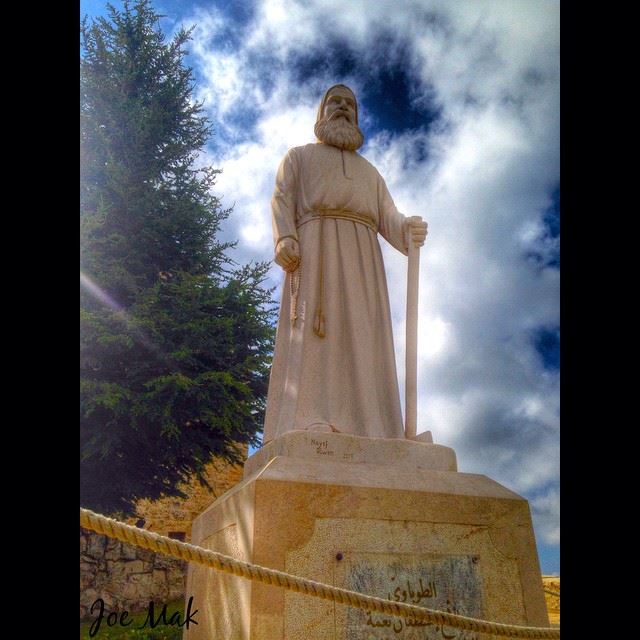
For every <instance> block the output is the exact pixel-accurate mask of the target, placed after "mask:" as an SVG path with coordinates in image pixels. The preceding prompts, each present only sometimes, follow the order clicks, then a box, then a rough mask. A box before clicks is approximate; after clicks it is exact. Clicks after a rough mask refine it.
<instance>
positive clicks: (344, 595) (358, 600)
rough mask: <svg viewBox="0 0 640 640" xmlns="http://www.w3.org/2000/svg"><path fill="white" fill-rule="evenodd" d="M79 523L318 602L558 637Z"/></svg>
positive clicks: (104, 522)
mask: <svg viewBox="0 0 640 640" xmlns="http://www.w3.org/2000/svg"><path fill="white" fill-rule="evenodd" d="M80 525H81V526H82V527H84V528H85V529H89V530H91V531H95V532H96V533H101V534H103V535H106V536H108V537H110V538H116V539H118V540H121V541H123V542H128V543H130V544H134V545H136V546H138V547H142V548H143V549H150V550H151V551H155V552H156V553H162V554H164V555H166V556H171V557H173V558H177V559H179V560H187V561H188V562H195V563H197V564H201V565H204V566H206V567H210V568H212V569H215V570H216V571H222V572H224V573H231V574H233V575H235V576H239V577H241V578H247V579H248V580H254V581H256V582H262V583H264V584H269V585H272V586H276V587H282V588H283V589H288V590H290V591H295V592H297V593H303V594H306V595H309V596H314V597H316V598H322V599H324V600H331V601H333V602H338V603H340V604H344V605H348V606H350V607H356V608H358V609H363V610H365V611H375V612H378V613H386V614H389V615H392V616H399V617H402V618H411V619H413V620H416V621H418V620H419V621H421V622H431V623H433V624H438V625H440V626H447V627H454V628H457V629H465V630H467V631H475V632H477V633H489V634H493V635H496V636H500V637H507V638H544V639H547V638H548V639H552V640H555V639H559V638H560V629H558V628H551V627H548V628H547V627H525V626H519V625H511V624H501V623H498V622H489V621H487V620H477V619H475V618H469V617H467V616H461V615H458V614H453V613H448V612H446V611H437V610H435V609H427V608H425V607H417V606H415V605H412V604H406V603H402V602H391V601H390V600H384V599H383V598H374V597H373V596H367V595H364V594H362V593H357V592H355V591H349V590H347V589H340V588H339V587H332V586H330V585H326V584H323V583H321V582H315V581H314V580H307V579H305V578H300V577H298V576H294V575H291V574H288V573H285V572H284V571H277V570H275V569H267V568H266V567H260V566H258V565H254V564H251V563H249V562H243V561H241V560H236V559H235V558H231V557H230V556H226V555H223V554H222V553H218V552H216V551H210V550H209V549H203V548H202V547H198V546H196V545H193V544H189V543H187V542H181V541H179V540H174V539H172V538H167V537H165V536H161V535H159V534H157V533H153V532H151V531H145V530H144V529H139V528H137V527H134V526H132V525H129V524H125V523H123V522H119V521H118V520H114V519H113V518H107V517H106V516H103V515H101V514H99V513H94V512H93V511H89V509H83V508H80Z"/></svg>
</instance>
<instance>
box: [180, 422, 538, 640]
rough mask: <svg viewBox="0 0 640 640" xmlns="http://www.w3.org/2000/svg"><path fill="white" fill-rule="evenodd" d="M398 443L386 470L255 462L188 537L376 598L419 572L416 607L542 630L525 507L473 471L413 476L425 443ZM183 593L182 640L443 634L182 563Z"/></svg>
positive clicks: (281, 458) (308, 461)
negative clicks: (404, 448)
mask: <svg viewBox="0 0 640 640" xmlns="http://www.w3.org/2000/svg"><path fill="white" fill-rule="evenodd" d="M289 435H291V434H289ZM305 435H307V436H310V434H305ZM324 435H325V436H329V437H330V438H331V437H332V436H333V435H335V434H324ZM338 435H339V434H338ZM294 437H298V436H294ZM407 444H408V445H409V446H412V447H416V448H417V449H416V452H415V453H410V454H407V455H406V457H405V459H404V460H403V461H402V462H400V463H397V464H393V461H392V460H390V459H386V460H382V461H380V460H376V461H374V462H353V461H336V460H331V459H329V458H330V457H328V456H322V457H320V456H315V457H306V458H305V457H302V456H301V457H295V456H293V455H292V456H289V455H280V454H278V455H276V456H275V457H273V458H271V459H270V460H269V461H268V462H267V463H266V466H263V467H261V468H259V465H258V464H254V472H253V473H252V474H250V475H248V476H247V477H245V479H244V480H243V481H242V482H240V483H239V484H238V485H237V486H236V487H234V488H233V489H231V490H230V491H229V492H227V493H226V494H225V495H224V496H222V497H221V498H220V499H218V500H217V501H216V502H215V503H214V504H213V505H211V507H209V508H208V509H207V510H206V511H205V512H204V513H203V514H202V515H201V516H200V517H199V518H197V519H196V521H195V522H194V525H193V533H192V536H193V542H194V543H195V544H199V545H202V546H204V547H206V548H210V549H214V550H218V551H221V552H223V553H227V554H229V555H233V556H234V557H238V558H242V559H244V560H248V561H250V562H253V563H256V564H259V565H262V566H267V567H272V568H275V569H280V570H284V571H287V572H290V573H294V574H296V575H300V576H303V577H307V578H311V579H314V580H320V581H322V582H326V583H328V584H334V585H336V586H345V587H347V588H353V587H354V585H358V584H364V585H369V587H370V589H373V590H374V591H377V592H376V593H372V595H377V596H380V597H387V594H388V593H393V590H392V588H391V587H392V586H393V583H392V582H389V581H390V580H392V578H393V579H396V578H397V579H398V580H400V581H402V583H403V584H404V583H407V584H409V585H410V584H413V585H414V586H415V585H417V584H418V581H419V579H420V578H423V580H424V582H423V586H424V585H426V584H430V581H431V583H434V584H436V583H437V592H438V593H437V597H436V596H435V591H434V596H433V598H434V599H433V600H429V597H430V596H427V595H426V594H427V593H428V590H426V591H422V595H421V596H420V597H421V598H422V601H421V602H420V604H421V605H422V606H429V605H430V604H431V605H434V604H435V605H437V606H442V607H444V606H450V607H452V608H453V607H458V610H460V609H462V610H461V611H460V612H461V613H464V612H467V613H473V614H474V615H480V617H483V618H485V619H490V620H495V621H498V622H509V623H520V624H531V625H538V626H547V625H548V622H549V621H548V617H547V612H546V606H545V599H544V595H543V591H542V582H541V576H540V570H539V565H538V560H537V554H536V548H535V540H534V536H533V529H532V526H531V517H530V512H529V507H528V504H527V502H526V500H524V499H523V498H521V497H520V496H518V495H517V494H515V493H513V492H512V491H509V490H508V489H506V488H505V487H502V486H501V485H499V484H498V483H496V482H494V481H492V480H490V479H489V478H487V477H485V476H482V475H476V474H466V473H458V472H455V471H443V470H438V469H429V468H426V466H427V465H426V464H425V462H424V460H422V465H423V468H420V464H421V462H420V452H421V451H425V449H424V448H425V447H428V445H426V444H423V443H416V442H408V443H407ZM361 445H362V447H363V448H364V449H365V450H366V444H364V443H361ZM327 446H329V445H327ZM354 446H355V445H354ZM276 448H277V447H276ZM286 449H287V447H286V446H285V444H284V443H283V444H282V449H281V451H285V453H286ZM443 449H446V447H444V448H443ZM291 450H293V451H296V448H295V446H293V447H292V448H291ZM256 455H257V454H256ZM424 455H426V456H428V455H429V454H426V453H425V454H424ZM268 457H269V455H265V456H264V457H263V460H264V458H268ZM412 460H413V461H412ZM252 462H253V461H251V460H250V461H249V463H250V466H251V463H252ZM436 463H437V459H436ZM447 567H450V569H447ZM392 570H393V571H392ZM447 571H449V573H447ZM456 571H457V572H458V573H456ZM454 575H456V576H457V577H456V578H453V577H452V576H454ZM434 576H435V577H434ZM385 581H387V582H385ZM385 592H386V593H385ZM478 593H479V594H480V596H479V597H478ZM187 595H193V596H194V598H195V605H196V606H197V607H198V608H200V609H201V614H202V615H201V616H200V614H199V616H200V617H199V622H200V624H199V625H198V626H197V627H191V629H190V630H189V631H188V632H186V633H185V636H184V637H185V639H187V640H204V639H205V638H207V639H210V638H225V639H228V640H282V639H284V638H286V640H303V639H304V640H315V639H318V640H321V639H322V640H325V639H335V640H356V639H360V638H363V639H366V640H369V638H374V637H375V638H378V639H379V640H385V639H386V638H387V637H394V638H399V639H400V640H403V639H404V640H417V639H418V638H420V639H422V638H425V639H427V638H428V639H431V638H443V637H444V636H443V635H442V630H440V631H438V630H437V629H436V628H435V627H431V628H428V629H421V630H420V629H416V628H406V627H403V628H401V629H400V630H399V631H397V632H396V631H394V632H393V634H392V635H388V634H387V636H385V635H384V634H381V633H380V632H379V630H376V629H375V628H373V627H371V626H370V625H367V617H366V615H367V614H364V613H362V612H358V611H354V610H353V609H351V608H347V607H343V606H341V605H334V604H333V603H327V602H324V601H321V600H318V599H315V598H311V597H308V596H301V595H299V594H294V593H292V592H285V591H284V590H283V589H279V588H276V587H271V586H267V585H263V584H259V583H255V582H254V583H250V582H249V581H247V580H244V579H242V578H236V577H232V576H224V577H222V575H221V574H220V573H217V572H213V571H210V570H207V569H204V568H200V567H197V566H196V565H190V567H189V574H188V582H187ZM443 598H444V599H443ZM447 598H449V600H450V601H451V602H450V604H449V605H446V602H447V600H446V599H447ZM432 608H437V607H434V606H432ZM377 621H380V619H377ZM397 624H399V623H397ZM372 631H375V632H376V633H378V635H374V634H372ZM386 631H389V630H388V629H387V630H386ZM419 632H420V633H422V635H420V633H419ZM446 633H447V634H448V635H449V637H451V635H450V634H451V633H452V632H451V630H450V629H448V630H447V631H446ZM367 634H368V635H367ZM416 634H417V635H416ZM456 637H459V638H462V637H463V636H461V635H460V636H456ZM471 637H473V636H472V635H468V636H467V638H471ZM487 637H488V636H484V637H482V636H480V635H478V636H477V638H479V639H481V640H484V638H487Z"/></svg>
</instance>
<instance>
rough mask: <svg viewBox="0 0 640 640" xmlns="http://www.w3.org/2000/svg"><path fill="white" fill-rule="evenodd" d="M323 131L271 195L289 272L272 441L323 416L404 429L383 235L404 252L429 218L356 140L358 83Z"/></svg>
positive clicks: (339, 97)
mask: <svg viewBox="0 0 640 640" xmlns="http://www.w3.org/2000/svg"><path fill="white" fill-rule="evenodd" d="M343 130H344V131H343ZM315 131H316V134H317V136H318V139H319V141H318V142H317V143H311V144H307V145H304V146H300V147H294V148H292V149H290V150H289V151H288V152H287V154H286V156H285V157H284V159H283V160H282V162H281V164H280V167H279V168H278V172H277V175H276V184H275V188H274V192H273V197H272V199H271V209H272V223H273V235H274V245H275V260H276V262H277V263H278V264H280V265H281V266H282V267H283V268H284V269H285V271H286V278H285V283H284V286H283V295H282V301H281V305H280V316H279V320H278V331H277V336H276V344H275V350H274V357H273V366H272V369H271V377H270V382H269V394H268V399H267V410H266V416H265V427H264V442H265V443H267V442H269V441H270V440H272V439H274V438H276V437H278V436H280V435H282V434H284V433H286V432H287V431H291V430H293V429H311V428H313V427H314V426H317V425H322V426H325V427H326V428H333V429H335V430H338V431H339V432H341V433H350V434H355V435H360V436H371V437H380V438H401V437H404V430H403V424H402V415H401V410H400V395H399V392H398V380H397V373H396V364H395V356H394V350H393V332H392V325H391V313H390V310H389V294H388V290H387V281H386V277H385V269H384V263H383V258H382V252H381V248H380V244H379V240H378V236H382V237H383V238H385V239H386V240H387V241H388V242H389V243H390V244H391V245H392V246H393V247H394V248H395V249H397V250H398V251H400V252H402V253H404V254H405V255H406V254H407V249H408V237H409V236H411V238H413V240H414V243H416V244H422V243H423V242H424V238H425V237H426V223H420V224H419V225H418V226H417V227H416V225H415V224H414V223H410V222H409V218H407V217H406V216H405V215H403V214H402V213H400V212H399V211H398V209H397V208H396V206H395V204H394V202H393V199H392V197H391V195H390V193H389V190H388V189H387V186H386V183H385V181H384V179H383V177H382V176H381V175H380V173H379V172H378V171H377V169H376V168H375V167H374V166H373V165H372V164H371V163H369V162H368V161H367V160H366V159H365V158H364V157H363V156H361V155H360V154H358V153H357V151H356V149H357V148H358V147H359V146H360V144H361V143H362V142H361V141H360V143H359V144H358V143H357V142H356V143H355V144H348V143H347V142H346V140H347V139H348V138H349V137H351V134H353V133H355V139H357V138H358V132H359V130H358V105H357V103H356V99H355V95H354V94H353V92H352V91H351V90H350V89H348V88H347V87H344V86H343V85H337V86H335V87H332V88H330V89H329V90H328V91H327V93H326V94H325V95H324V97H323V98H322V100H321V103H320V108H319V110H318V121H317V123H316V128H315ZM333 134H336V135H333ZM320 316H321V317H322V320H321V321H320V320H319V317H320ZM320 325H321V327H320Z"/></svg>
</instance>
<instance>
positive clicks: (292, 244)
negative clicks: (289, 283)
mask: <svg viewBox="0 0 640 640" xmlns="http://www.w3.org/2000/svg"><path fill="white" fill-rule="evenodd" d="M275 261H276V264H279V265H280V266H281V267H282V268H283V269H284V270H285V271H288V272H289V273H292V272H293V271H295V270H296V269H297V268H298V267H299V266H300V248H299V246H298V242H297V241H296V240H294V239H293V238H283V239H282V240H280V242H278V244H277V245H276V255H275Z"/></svg>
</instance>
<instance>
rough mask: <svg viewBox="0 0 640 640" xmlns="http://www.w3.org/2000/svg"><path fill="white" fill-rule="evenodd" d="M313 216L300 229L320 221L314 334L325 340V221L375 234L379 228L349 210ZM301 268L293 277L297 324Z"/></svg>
mask: <svg viewBox="0 0 640 640" xmlns="http://www.w3.org/2000/svg"><path fill="white" fill-rule="evenodd" d="M311 214H312V216H311V217H310V218H307V219H306V220H304V221H303V222H301V223H300V224H299V225H297V226H298V228H300V227H302V226H303V225H305V224H307V222H311V221H312V220H318V219H319V220H320V252H319V256H318V303H317V307H316V313H315V316H314V319H313V332H314V333H315V334H316V335H317V336H318V337H319V338H324V336H325V335H326V329H325V319H324V312H323V302H324V219H325V218H333V219H334V220H349V221H351V222H357V223H359V224H362V225H364V226H365V227H368V228H369V229H371V230H372V231H373V232H374V233H377V232H378V227H377V226H376V225H375V223H374V222H373V220H372V219H371V218H370V217H369V216H367V215H365V214H362V213H358V212H356V211H350V210H349V209H319V210H316V211H313V212H311ZM301 267H302V265H300V267H298V269H297V270H296V271H295V272H294V273H293V274H292V275H291V322H292V324H295V321H296V318H297V317H298V312H297V306H298V291H299V289H300V272H301Z"/></svg>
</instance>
